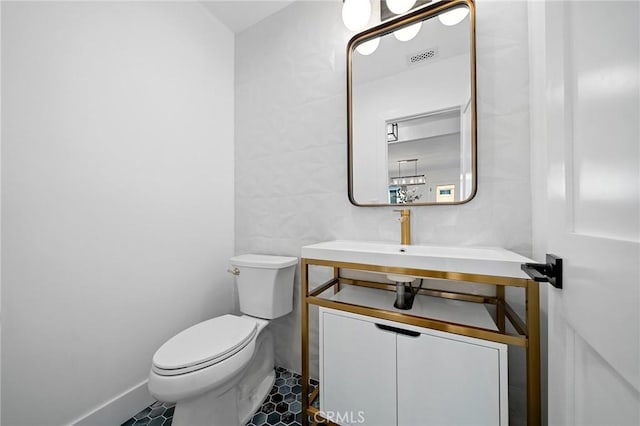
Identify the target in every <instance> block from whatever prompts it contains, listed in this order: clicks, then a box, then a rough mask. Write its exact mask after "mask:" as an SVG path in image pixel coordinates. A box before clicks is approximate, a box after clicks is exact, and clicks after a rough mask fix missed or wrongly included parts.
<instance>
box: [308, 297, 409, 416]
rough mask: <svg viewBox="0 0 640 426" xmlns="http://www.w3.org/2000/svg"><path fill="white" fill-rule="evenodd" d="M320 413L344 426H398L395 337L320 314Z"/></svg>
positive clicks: (367, 324) (347, 319)
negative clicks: (361, 425) (357, 425)
mask: <svg viewBox="0 0 640 426" xmlns="http://www.w3.org/2000/svg"><path fill="white" fill-rule="evenodd" d="M320 321H321V324H320V327H321V329H320V339H321V343H320V353H321V354H320V383H322V386H321V387H320V392H321V397H320V409H321V410H322V412H323V414H324V416H325V417H326V418H327V419H329V420H332V421H333V422H334V423H337V424H340V425H349V424H364V425H368V426H389V425H395V424H396V334H395V333H390V332H388V331H383V330H381V329H379V328H378V327H376V325H375V323H374V322H372V321H365V320H360V319H355V318H350V317H348V316H345V315H340V314H334V313H330V312H327V311H326V310H324V309H321V310H320Z"/></svg>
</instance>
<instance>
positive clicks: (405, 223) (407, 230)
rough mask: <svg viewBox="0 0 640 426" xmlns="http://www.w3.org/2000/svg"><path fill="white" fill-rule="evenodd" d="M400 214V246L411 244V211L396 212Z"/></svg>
mask: <svg viewBox="0 0 640 426" xmlns="http://www.w3.org/2000/svg"><path fill="white" fill-rule="evenodd" d="M394 211H396V212H400V244H402V245H406V246H408V245H410V244H411V210H409V209H402V210H394Z"/></svg>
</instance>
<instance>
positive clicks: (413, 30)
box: [393, 22, 422, 41]
mask: <svg viewBox="0 0 640 426" xmlns="http://www.w3.org/2000/svg"><path fill="white" fill-rule="evenodd" d="M420 28H422V22H418V23H415V24H413V25H409V26H408V27H404V28H400V29H399V30H395V31H394V32H393V35H394V36H395V37H396V38H397V39H398V40H400V41H409V40H411V39H412V38H414V37H415V36H417V35H418V33H419V32H420Z"/></svg>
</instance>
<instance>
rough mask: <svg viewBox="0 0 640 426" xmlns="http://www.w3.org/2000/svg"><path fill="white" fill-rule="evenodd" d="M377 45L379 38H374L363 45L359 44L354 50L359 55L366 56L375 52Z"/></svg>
mask: <svg viewBox="0 0 640 426" xmlns="http://www.w3.org/2000/svg"><path fill="white" fill-rule="evenodd" d="M379 45H380V37H376V38H374V39H371V40H369V41H365V42H364V43H360V44H359V45H358V47H356V50H357V51H358V53H359V54H361V55H365V56H367V55H371V54H372V53H373V52H375V51H376V49H377V48H378V46H379Z"/></svg>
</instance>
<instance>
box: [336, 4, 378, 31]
mask: <svg viewBox="0 0 640 426" xmlns="http://www.w3.org/2000/svg"><path fill="white" fill-rule="evenodd" d="M370 17H371V3H370V2H369V0H345V2H344V4H343V5H342V21H343V22H344V25H345V26H346V27H347V28H348V29H350V30H351V31H358V30H361V29H363V28H364V27H365V26H366V25H367V24H368V23H369V18H370Z"/></svg>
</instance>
